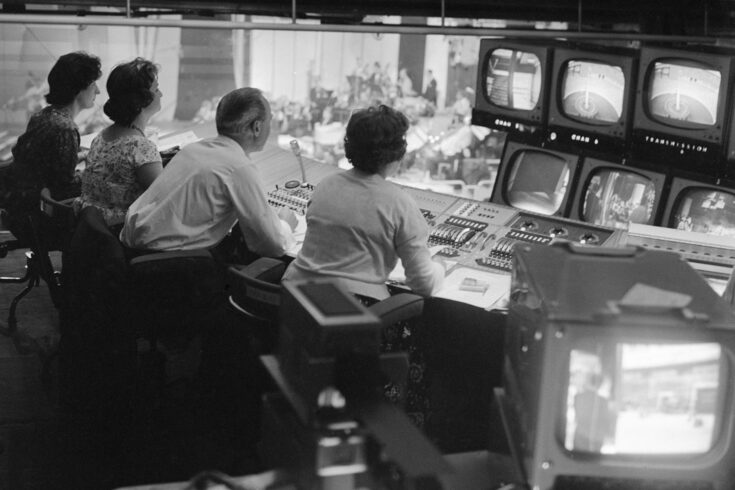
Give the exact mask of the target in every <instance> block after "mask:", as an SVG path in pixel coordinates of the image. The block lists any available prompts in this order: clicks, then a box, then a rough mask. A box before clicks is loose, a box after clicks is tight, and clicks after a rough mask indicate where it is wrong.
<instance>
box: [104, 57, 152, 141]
mask: <svg viewBox="0 0 735 490" xmlns="http://www.w3.org/2000/svg"><path fill="white" fill-rule="evenodd" d="M157 77H158V67H157V66H156V65H155V64H154V63H153V62H152V61H148V60H146V59H143V58H135V59H134V60H133V61H129V62H127V63H121V64H119V65H117V66H116V67H115V68H113V69H112V71H111V72H110V77H109V78H108V79H107V94H108V95H109V97H110V98H109V99H108V101H107V102H105V106H104V108H103V109H104V111H105V114H107V117H109V118H110V119H112V120H113V121H114V122H116V123H118V124H121V125H123V126H129V125H130V124H132V122H133V121H134V120H135V118H136V117H138V114H140V111H142V110H143V109H144V108H146V107H148V106H149V105H150V103H151V102H153V98H154V95H153V93H152V92H151V87H152V86H153V82H155V81H156V78H157Z"/></svg>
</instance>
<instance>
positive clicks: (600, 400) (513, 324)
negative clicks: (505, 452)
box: [499, 244, 735, 490]
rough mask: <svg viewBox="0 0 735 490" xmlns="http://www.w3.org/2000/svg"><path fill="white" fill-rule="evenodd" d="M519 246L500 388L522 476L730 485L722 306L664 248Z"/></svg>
mask: <svg viewBox="0 0 735 490" xmlns="http://www.w3.org/2000/svg"><path fill="white" fill-rule="evenodd" d="M566 245H568V244H565V245H561V246H566ZM522 248H523V249H522V250H521V249H520V247H516V249H517V250H516V252H517V253H516V262H515V263H514V272H513V279H512V284H511V290H513V291H516V293H515V294H512V295H511V304H510V306H509V317H508V324H507V327H506V348H505V356H506V359H505V365H504V394H503V396H501V397H500V398H499V401H500V402H501V407H502V414H503V417H504V422H505V423H506V428H507V429H508V434H509V437H510V439H509V442H510V443H511V447H512V453H513V454H514V455H515V457H516V460H517V461H518V463H519V465H518V466H519V469H520V471H521V473H522V478H523V479H524V480H525V481H526V482H527V483H528V487H529V488H535V489H539V490H552V489H554V490H559V489H562V490H566V489H584V490H603V489H609V488H615V489H617V488H620V489H626V490H650V489H656V490H659V489H660V490H664V489H666V490H671V489H682V490H683V489H686V490H726V489H727V490H729V489H731V488H733V485H735V466H733V465H732V461H733V457H735V445H734V444H735V441H734V440H733V434H734V431H735V398H734V397H733V395H734V393H733V390H734V389H735V377H734V376H733V375H734V374H735V372H734V371H733V370H734V369H735V330H733V328H732V325H733V322H735V318H734V317H733V312H732V311H731V310H730V307H729V305H728V304H727V303H726V302H725V301H723V300H722V298H720V297H719V296H718V295H717V293H716V292H715V291H714V290H712V289H711V288H710V286H709V285H708V284H707V282H706V281H705V280H704V279H703V278H702V277H701V276H700V275H699V274H698V273H697V272H696V271H694V270H693V269H692V268H691V267H690V266H689V265H688V264H687V263H686V262H684V261H682V260H681V259H680V258H679V256H678V255H677V254H675V253H672V252H657V251H656V252H654V251H650V250H641V249H635V248H633V247H629V248H623V249H619V248H616V249H605V248H601V247H586V248H582V246H578V247H577V248H578V249H581V251H580V252H578V253H577V252H573V253H574V255H576V256H574V257H572V258H569V257H568V255H571V254H570V253H566V254H564V253H560V252H559V250H558V249H559V248H560V245H554V246H543V245H527V246H524V247H522ZM543 248H546V249H549V250H548V251H543V250H541V249H543ZM531 254H534V257H530V256H531ZM657 299H658V301H657Z"/></svg>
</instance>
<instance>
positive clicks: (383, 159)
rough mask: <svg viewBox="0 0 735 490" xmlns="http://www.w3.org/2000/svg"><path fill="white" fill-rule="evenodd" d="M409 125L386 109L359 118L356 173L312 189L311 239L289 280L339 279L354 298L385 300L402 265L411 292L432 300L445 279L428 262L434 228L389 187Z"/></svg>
mask: <svg viewBox="0 0 735 490" xmlns="http://www.w3.org/2000/svg"><path fill="white" fill-rule="evenodd" d="M408 127H409V123H408V119H407V118H406V117H405V116H404V115H403V114H402V113H400V112H399V111H396V110H394V109H392V108H390V107H387V106H385V105H381V106H379V107H370V108H368V109H362V110H358V111H356V112H355V113H354V114H353V115H352V117H351V118H350V121H349V122H348V124H347V129H346V134H345V153H346V156H347V159H348V161H349V162H350V163H351V164H352V165H353V167H354V168H352V169H350V170H347V171H345V172H341V173H338V174H335V175H332V176H330V177H327V178H326V179H324V180H323V181H322V182H320V183H319V184H318V185H317V187H316V189H315V190H314V193H313V196H312V199H311V202H310V204H309V208H308V210H307V213H306V236H305V237H304V244H303V246H302V248H301V250H300V251H299V253H298V255H297V257H296V259H295V260H294V261H293V262H292V263H291V264H290V265H289V267H288V269H287V270H286V273H285V275H284V280H293V279H306V278H315V277H334V278H339V279H341V280H342V282H343V283H344V284H345V285H346V287H347V288H348V289H349V290H350V291H351V292H352V293H353V294H357V295H360V296H364V297H368V298H373V299H377V300H381V299H384V298H387V297H388V296H389V295H390V294H389V292H388V288H387V286H386V284H385V282H386V280H387V279H388V275H389V274H390V273H391V271H392V270H393V269H394V268H395V266H396V264H397V262H398V260H399V259H400V260H401V262H402V265H403V268H404V270H405V274H406V285H407V286H408V287H410V288H411V290H412V291H413V292H415V293H417V294H420V295H424V296H429V295H431V294H432V292H434V291H436V290H437V289H438V288H439V287H440V286H441V283H442V281H443V278H444V267H443V265H442V264H441V263H439V262H435V261H433V260H432V258H431V253H430V252H429V249H428V247H427V240H428V236H429V227H428V225H427V223H426V220H425V219H424V217H423V215H422V213H421V210H420V209H419V207H418V205H417V204H416V202H415V201H414V200H413V198H412V197H411V196H410V195H409V194H407V193H406V192H405V191H404V190H402V188H401V187H400V186H398V185H396V184H394V183H392V182H389V181H388V180H386V178H387V177H389V176H390V175H392V174H393V173H394V172H395V171H396V170H397V169H398V166H399V165H400V162H401V159H402V158H403V156H404V154H405V153H406V139H405V136H406V131H407V130H408Z"/></svg>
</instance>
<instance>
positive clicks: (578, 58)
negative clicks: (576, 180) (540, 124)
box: [548, 44, 638, 155]
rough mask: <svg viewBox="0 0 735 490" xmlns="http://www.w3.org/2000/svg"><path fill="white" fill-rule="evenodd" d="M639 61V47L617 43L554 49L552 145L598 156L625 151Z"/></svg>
mask: <svg viewBox="0 0 735 490" xmlns="http://www.w3.org/2000/svg"><path fill="white" fill-rule="evenodd" d="M637 61H638V54H637V51H635V50H633V49H627V48H620V47H614V46H602V45H587V44H572V45H570V46H569V47H566V48H559V49H556V50H554V63H553V75H552V86H551V95H550V97H551V103H550V104H549V116H548V121H549V122H548V128H549V131H548V133H549V135H548V143H549V145H552V146H550V147H558V148H560V149H562V150H564V149H566V148H574V149H575V150H573V151H577V149H584V150H585V151H586V152H592V153H593V154H598V155H610V154H614V155H620V154H622V153H624V151H625V148H626V145H627V142H628V136H629V133H630V129H631V124H630V122H631V116H632V114H633V100H634V98H633V95H634V93H635V90H634V86H635V85H634V82H635V80H636V73H637V69H638V63H637Z"/></svg>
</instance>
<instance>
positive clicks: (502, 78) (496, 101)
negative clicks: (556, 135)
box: [472, 38, 553, 141]
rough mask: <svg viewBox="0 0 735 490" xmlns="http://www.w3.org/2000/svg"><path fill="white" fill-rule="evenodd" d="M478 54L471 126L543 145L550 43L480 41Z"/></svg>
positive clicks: (551, 50)
mask: <svg viewBox="0 0 735 490" xmlns="http://www.w3.org/2000/svg"><path fill="white" fill-rule="evenodd" d="M479 54H480V55H479V59H478V64H477V67H478V69H477V79H476V80H477V96H476V98H475V106H474V108H473V109H472V124H474V125H477V126H486V127H488V128H492V129H498V130H500V131H506V132H509V133H513V134H516V135H521V136H522V137H524V138H526V139H529V140H534V141H542V139H543V136H544V129H545V127H546V115H547V113H548V102H547V101H548V95H549V88H550V79H549V73H550V71H551V61H552V58H553V46H552V43H551V42H549V41H545V42H543V43H538V44H537V43H534V42H531V41H528V40H519V39H515V40H514V39H507V38H492V39H482V40H481V41H480V53H479Z"/></svg>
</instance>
